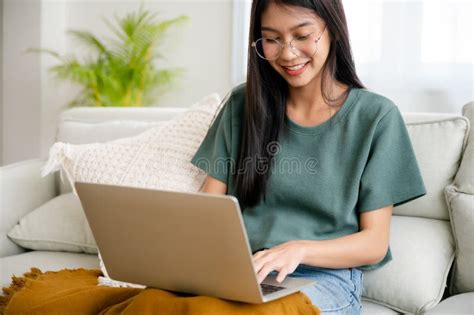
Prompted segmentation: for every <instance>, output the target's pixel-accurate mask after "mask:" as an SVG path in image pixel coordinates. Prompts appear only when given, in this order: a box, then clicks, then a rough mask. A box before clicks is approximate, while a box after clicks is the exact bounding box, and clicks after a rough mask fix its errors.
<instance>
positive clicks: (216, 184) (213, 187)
mask: <svg viewBox="0 0 474 315" xmlns="http://www.w3.org/2000/svg"><path fill="white" fill-rule="evenodd" d="M200 192H204V193H214V194H222V195H225V194H226V192H227V185H226V184H224V183H223V182H221V181H220V180H218V179H215V178H214V177H211V176H209V175H207V177H206V180H205V181H204V185H202V188H201V190H200Z"/></svg>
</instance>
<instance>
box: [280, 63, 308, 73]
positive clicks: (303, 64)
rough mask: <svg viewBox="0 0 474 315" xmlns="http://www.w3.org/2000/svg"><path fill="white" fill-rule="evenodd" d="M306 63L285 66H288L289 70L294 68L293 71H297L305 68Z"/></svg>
mask: <svg viewBox="0 0 474 315" xmlns="http://www.w3.org/2000/svg"><path fill="white" fill-rule="evenodd" d="M305 65H306V63H302V64H300V65H297V66H294V67H285V68H286V69H289V70H292V71H296V70H300V69H301V68H303V67H304V66H305Z"/></svg>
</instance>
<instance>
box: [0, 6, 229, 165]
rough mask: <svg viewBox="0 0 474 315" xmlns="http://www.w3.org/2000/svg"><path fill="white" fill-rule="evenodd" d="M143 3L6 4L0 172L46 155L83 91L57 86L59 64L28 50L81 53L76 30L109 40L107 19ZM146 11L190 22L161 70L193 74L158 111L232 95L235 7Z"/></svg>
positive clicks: (176, 35)
mask: <svg viewBox="0 0 474 315" xmlns="http://www.w3.org/2000/svg"><path fill="white" fill-rule="evenodd" d="M140 2H141V1H136V0H122V1H112V0H108V1H104V0H103V1H91V0H62V1H59V0H41V1H38V0H5V6H4V12H3V13H4V14H3V18H4V21H3V25H4V30H5V32H4V33H5V36H4V42H3V44H4V45H3V48H4V49H3V54H4V56H3V61H4V64H5V66H4V68H3V72H2V73H3V77H4V79H5V78H8V79H6V80H4V84H3V88H4V91H5V93H4V97H3V107H4V115H3V118H2V120H1V122H2V126H1V129H2V131H3V133H4V134H3V141H4V143H3V153H2V158H3V160H2V161H0V163H1V165H4V164H8V163H12V162H15V161H20V160H23V159H27V158H35V157H42V158H45V157H46V156H47V154H48V150H49V147H50V146H51V145H52V144H53V142H54V137H55V129H56V126H57V117H58V115H59V113H60V112H61V111H62V110H63V109H64V108H65V106H66V104H67V103H68V101H70V100H72V99H73V98H74V97H75V95H76V93H77V92H78V91H79V90H78V89H77V88H76V87H74V86H71V85H70V84H66V83H63V82H58V81H57V80H54V79H53V78H52V77H51V74H50V73H48V71H47V69H48V68H49V67H50V66H52V65H54V64H55V60H54V59H52V58H51V57H48V56H40V55H34V54H30V55H25V54H23V51H24V50H25V49H27V48H29V47H44V48H50V49H53V50H57V51H59V52H62V53H77V54H79V55H81V54H82V53H83V51H81V49H80V48H79V47H77V45H76V43H74V42H71V40H70V38H69V37H67V36H66V34H65V31H66V30H67V29H70V28H74V29H81V30H88V31H93V32H94V33H96V34H99V35H103V34H106V33H107V31H108V29H107V26H106V25H105V23H103V21H102V18H107V19H108V20H110V21H113V20H114V14H115V15H119V16H123V14H125V13H127V12H131V11H133V10H136V9H138V7H139V5H140ZM145 8H146V9H149V10H151V11H159V12H160V15H159V16H160V17H162V18H163V19H168V18H172V17H176V16H179V15H187V16H189V17H190V18H191V20H190V21H189V22H188V23H187V24H185V25H182V26H179V27H177V28H176V30H175V31H174V32H173V33H170V36H169V37H168V38H169V41H168V45H167V51H164V52H163V53H164V54H165V55H166V56H167V57H168V58H167V60H165V61H164V62H163V65H162V66H163V67H166V68H167V67H182V68H184V69H185V70H186V71H187V72H186V74H185V75H184V76H183V77H182V79H181V81H180V82H177V84H176V85H175V86H174V88H173V89H171V90H170V91H169V93H167V94H165V95H163V97H162V98H161V99H160V101H159V102H158V104H156V105H157V106H183V107H186V106H189V105H191V104H192V103H193V102H196V101H198V100H199V99H200V98H201V97H203V96H205V95H207V94H210V93H212V92H218V93H219V94H220V95H221V97H222V96H224V95H225V94H226V93H227V92H228V91H229V89H231V88H232V78H231V68H232V63H231V59H232V55H231V43H232V2H231V1H230V0H210V1H209V0H208V1H203V0H187V1H182V0H178V1H159V0H154V1H145Z"/></svg>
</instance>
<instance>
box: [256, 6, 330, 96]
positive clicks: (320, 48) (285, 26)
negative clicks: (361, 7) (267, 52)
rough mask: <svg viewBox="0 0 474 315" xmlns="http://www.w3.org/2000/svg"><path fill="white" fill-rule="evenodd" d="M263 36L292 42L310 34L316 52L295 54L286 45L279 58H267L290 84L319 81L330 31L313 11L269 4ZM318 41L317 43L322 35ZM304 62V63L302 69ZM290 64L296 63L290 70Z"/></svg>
mask: <svg viewBox="0 0 474 315" xmlns="http://www.w3.org/2000/svg"><path fill="white" fill-rule="evenodd" d="M261 24H262V26H261V35H262V37H263V38H270V39H278V40H279V41H280V43H289V42H290V41H291V40H292V39H295V40H294V41H293V43H296V42H297V41H298V38H305V36H307V35H309V36H310V39H311V41H310V42H311V44H312V46H310V47H312V48H313V50H312V51H314V49H316V53H315V54H314V55H313V56H311V55H310V54H305V53H304V52H302V53H298V55H299V56H298V55H296V54H295V53H294V52H293V50H292V49H290V47H289V45H285V48H283V49H282V51H281V53H280V55H279V57H278V58H277V59H275V60H268V62H269V63H270V65H271V66H272V67H273V68H274V69H275V70H276V71H277V72H278V73H279V74H280V75H281V76H282V77H283V78H284V79H285V80H286V81H287V82H288V84H289V85H290V86H291V87H294V88H297V87H303V86H306V85H308V84H311V85H312V84H320V83H319V82H320V80H321V74H322V69H323V66H324V63H325V62H326V59H327V56H328V54H329V48H330V39H329V36H328V34H329V32H328V30H327V29H325V23H324V21H323V20H322V19H321V18H319V17H318V16H317V15H316V14H315V13H314V11H312V10H310V9H307V8H302V7H296V6H282V5H278V4H275V3H270V4H269V5H268V7H267V8H266V10H265V11H264V12H263V14H262V17H261ZM320 36H321V38H320V40H319V42H318V43H317V44H315V43H314V42H315V41H316V40H317V39H318V38H319V37H320ZM301 65H304V67H303V68H301V69H300V67H301ZM290 66H297V67H294V68H293V70H292V69H288V67H290Z"/></svg>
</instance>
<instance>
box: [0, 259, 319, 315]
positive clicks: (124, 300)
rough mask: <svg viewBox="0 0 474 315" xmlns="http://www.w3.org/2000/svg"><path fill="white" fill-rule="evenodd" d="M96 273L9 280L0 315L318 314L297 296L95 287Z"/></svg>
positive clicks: (80, 271)
mask: <svg viewBox="0 0 474 315" xmlns="http://www.w3.org/2000/svg"><path fill="white" fill-rule="evenodd" d="M101 275H102V274H101V272H100V270H95V269H93V270H89V269H74V270H70V269H64V270H60V271H57V272H51V271H49V272H45V273H43V272H41V270H39V269H37V268H31V272H27V273H25V274H24V275H23V277H15V276H13V277H12V283H11V285H10V287H9V288H3V292H4V296H0V313H2V314H6V315H7V314H108V315H109V314H166V315H167V314H172V315H175V314H176V315H197V314H206V315H214V314H216V315H217V314H218V315H234V314H235V315H237V314H238V315H250V314H252V315H279V314H291V315H298V314H301V315H303V314H304V315H312V314H315V315H319V314H320V311H319V309H318V308H317V307H315V306H313V305H312V304H311V301H310V300H309V298H308V297H307V296H306V295H304V294H303V293H300V292H298V293H294V294H292V295H289V296H286V297H284V298H281V299H278V300H275V301H272V302H269V303H265V304H259V305H253V304H247V303H240V302H233V301H228V300H223V299H218V298H214V297H209V296H189V295H188V296H185V295H178V294H176V293H172V292H169V291H165V290H159V289H150V288H148V289H131V288H110V287H103V286H97V277H98V276H101Z"/></svg>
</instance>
